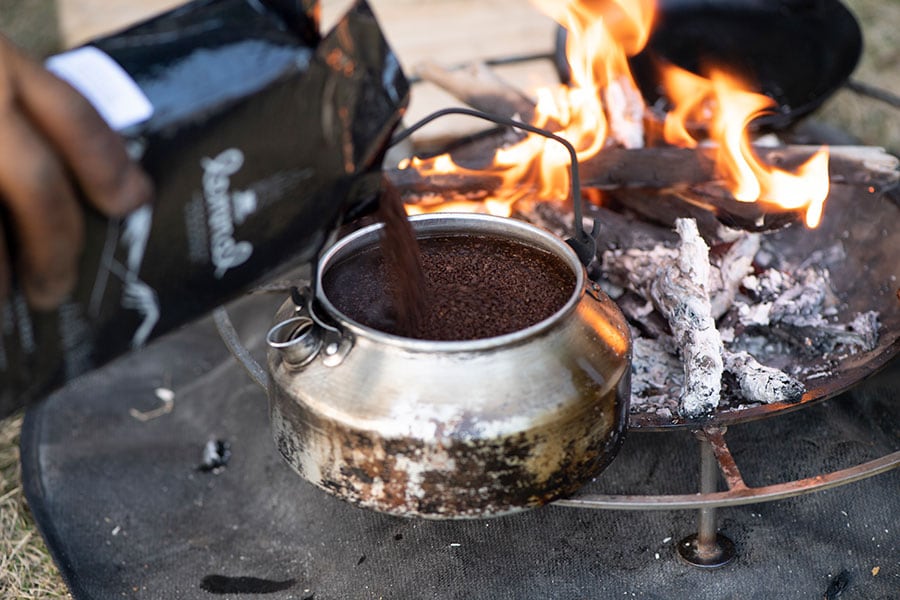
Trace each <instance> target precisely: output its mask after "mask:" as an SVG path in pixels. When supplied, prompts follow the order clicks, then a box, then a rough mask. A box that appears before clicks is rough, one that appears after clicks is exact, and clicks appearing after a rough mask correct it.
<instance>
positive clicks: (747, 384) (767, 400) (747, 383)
mask: <svg viewBox="0 0 900 600" xmlns="http://www.w3.org/2000/svg"><path fill="white" fill-rule="evenodd" d="M724 361H725V370H726V371H727V372H728V373H730V374H731V375H732V376H733V377H734V378H735V380H736V382H737V386H738V388H739V389H740V393H741V396H742V397H743V398H744V399H745V400H747V401H748V402H760V403H762V404H774V403H781V402H788V403H792V402H799V401H800V400H801V398H803V393H804V392H805V391H806V386H804V385H803V384H802V383H801V382H800V381H798V380H796V379H794V378H793V377H791V376H790V375H788V374H787V373H784V372H783V371H780V370H779V369H775V368H773V367H767V366H765V365H762V364H760V363H759V361H757V360H756V359H755V358H753V356H751V355H750V354H749V353H748V352H727V351H726V352H725V354H724Z"/></svg>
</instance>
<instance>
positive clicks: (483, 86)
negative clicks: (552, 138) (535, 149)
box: [415, 61, 558, 129]
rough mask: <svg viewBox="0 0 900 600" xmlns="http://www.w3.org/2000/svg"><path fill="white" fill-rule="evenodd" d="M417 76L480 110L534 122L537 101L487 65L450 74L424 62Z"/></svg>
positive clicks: (479, 64)
mask: <svg viewBox="0 0 900 600" xmlns="http://www.w3.org/2000/svg"><path fill="white" fill-rule="evenodd" d="M415 74H416V75H418V76H419V77H421V78H422V79H423V80H425V81H429V82H431V83H433V84H435V85H436V86H438V87H440V88H442V89H443V90H445V91H447V92H449V93H450V94H452V95H453V96H454V97H455V98H456V99H458V100H459V101H461V102H464V103H465V104H468V105H469V106H471V107H472V108H475V109H477V110H481V111H484V112H486V113H490V114H494V115H498V116H501V117H507V118H510V119H512V118H515V119H518V120H520V121H524V122H525V123H531V122H533V121H534V106H535V104H534V102H533V101H532V100H531V99H530V98H528V97H527V96H525V95H524V94H523V93H522V92H520V91H519V90H517V89H516V88H514V87H513V86H511V85H509V84H508V83H506V82H505V81H503V80H502V79H500V77H498V76H497V75H496V73H494V71H492V70H491V69H490V67H488V66H487V65H485V64H484V63H472V64H469V65H466V66H465V67H463V68H461V69H454V70H452V71H451V70H448V69H445V68H444V67H442V66H440V65H438V64H437V63H434V62H431V61H425V62H422V63H420V64H418V65H416V67H415ZM556 129H558V126H557V127H556Z"/></svg>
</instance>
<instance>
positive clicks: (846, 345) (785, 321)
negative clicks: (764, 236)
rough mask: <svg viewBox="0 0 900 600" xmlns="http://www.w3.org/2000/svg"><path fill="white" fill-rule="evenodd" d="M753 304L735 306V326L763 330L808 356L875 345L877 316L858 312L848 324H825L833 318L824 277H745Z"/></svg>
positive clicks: (809, 273)
mask: <svg viewBox="0 0 900 600" xmlns="http://www.w3.org/2000/svg"><path fill="white" fill-rule="evenodd" d="M743 285H744V287H745V288H746V289H748V290H751V291H752V294H753V295H754V296H755V298H754V300H755V301H747V300H741V301H738V302H736V308H737V316H738V322H739V323H740V325H742V326H743V327H744V328H746V329H750V330H763V331H765V332H766V333H767V334H769V335H774V336H777V337H778V338H780V339H782V340H784V341H786V342H789V343H791V344H792V345H794V346H795V347H796V348H797V349H799V350H801V351H803V352H807V353H812V354H831V353H834V352H836V351H841V352H844V353H849V352H867V351H869V350H872V349H873V348H875V346H876V345H877V343H878V331H879V322H878V313H876V312H873V311H868V312H863V313H858V314H857V315H855V316H854V318H853V319H852V320H851V321H850V322H849V323H838V322H835V321H833V320H829V317H833V316H834V314H835V313H836V307H835V304H836V302H837V301H836V299H835V298H834V297H833V294H831V285H830V282H829V277H828V275H827V272H823V271H821V270H819V269H816V268H806V269H801V270H799V271H798V272H797V273H794V274H790V273H786V272H783V271H780V270H777V269H767V270H765V271H763V272H762V273H760V274H759V275H755V276H749V277H746V278H745V279H744V281H743Z"/></svg>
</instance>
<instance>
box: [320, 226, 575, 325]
mask: <svg viewBox="0 0 900 600" xmlns="http://www.w3.org/2000/svg"><path fill="white" fill-rule="evenodd" d="M419 250H420V253H421V265H422V274H423V276H424V286H425V290H424V291H425V298H426V303H425V307H424V310H423V311H422V312H421V314H420V315H417V318H416V319H415V322H416V324H415V327H414V331H411V332H410V331H404V329H405V328H406V326H405V325H403V323H405V322H407V321H408V320H407V319H404V318H403V315H398V314H397V310H396V308H395V306H396V304H395V302H394V301H393V300H392V298H394V297H395V288H396V286H398V285H401V286H402V285H405V284H407V283H408V281H406V280H403V279H401V278H402V274H400V273H396V272H395V270H394V269H391V268H389V267H390V265H388V264H386V261H385V259H384V254H383V252H382V250H381V249H380V247H379V246H378V245H373V246H371V247H369V248H366V249H363V250H362V251H360V252H359V253H357V254H355V255H354V256H351V257H348V258H346V259H344V260H343V261H341V262H339V263H337V264H335V265H333V266H331V267H330V268H329V269H328V270H327V271H326V272H325V273H324V275H323V277H322V286H323V291H324V293H325V295H326V296H327V297H328V299H329V300H330V301H331V302H332V304H334V306H335V308H337V309H338V311H340V312H341V313H343V314H344V315H345V316H347V317H349V318H350V319H352V320H354V321H356V322H357V323H360V324H362V325H366V326H368V327H371V328H373V329H377V330H380V331H383V332H386V333H391V334H394V335H401V336H403V337H410V338H416V339H423V340H442V341H451V340H474V339H481V338H488V337H494V336H498V335H503V334H506V333H511V332H514V331H518V330H520V329H524V328H525V327H528V326H530V325H534V324H535V323H537V322H539V321H542V320H543V319H546V318H547V317H549V316H551V315H553V314H554V313H555V312H556V311H557V310H559V309H560V308H561V307H562V306H563V305H564V304H565V303H566V301H567V300H568V299H569V297H570V296H571V295H572V292H573V291H574V288H575V282H576V279H575V274H574V273H572V270H571V268H570V267H568V266H567V265H566V264H565V263H564V262H563V261H562V260H561V259H560V258H559V257H557V256H554V255H553V254H550V253H549V252H547V251H545V250H542V249H539V248H535V247H533V246H529V245H527V244H524V243H520V242H515V241H511V240H507V239H503V238H498V237H492V236H468V235H465V236H463V235H447V236H439V237H428V238H422V239H419Z"/></svg>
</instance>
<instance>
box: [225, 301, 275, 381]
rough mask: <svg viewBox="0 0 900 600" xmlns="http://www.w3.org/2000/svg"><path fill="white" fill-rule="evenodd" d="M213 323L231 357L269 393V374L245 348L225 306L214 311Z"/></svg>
mask: <svg viewBox="0 0 900 600" xmlns="http://www.w3.org/2000/svg"><path fill="white" fill-rule="evenodd" d="M213 322H214V323H215V325H216V330H217V331H218V332H219V337H221V338H222V342H223V343H224V344H225V347H226V348H228V351H229V352H230V353H231V355H232V356H233V357H234V358H235V359H236V360H237V361H238V363H240V365H241V366H242V367H244V370H245V371H247V375H249V376H250V379H252V380H253V381H254V382H255V383H256V384H257V385H259V386H260V387H261V388H262V389H264V390H265V391H266V392H268V391H269V374H268V373H267V372H266V370H265V369H263V368H262V366H260V364H259V363H258V362H256V359H255V358H253V356H251V355H250V351H249V350H247V347H246V346H244V343H243V342H242V341H241V338H240V336H239V335H238V332H237V330H235V328H234V324H233V323H232V322H231V317H230V316H229V315H228V310H226V309H225V307H224V306H219V307H217V308H216V309H215V310H214V311H213Z"/></svg>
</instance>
